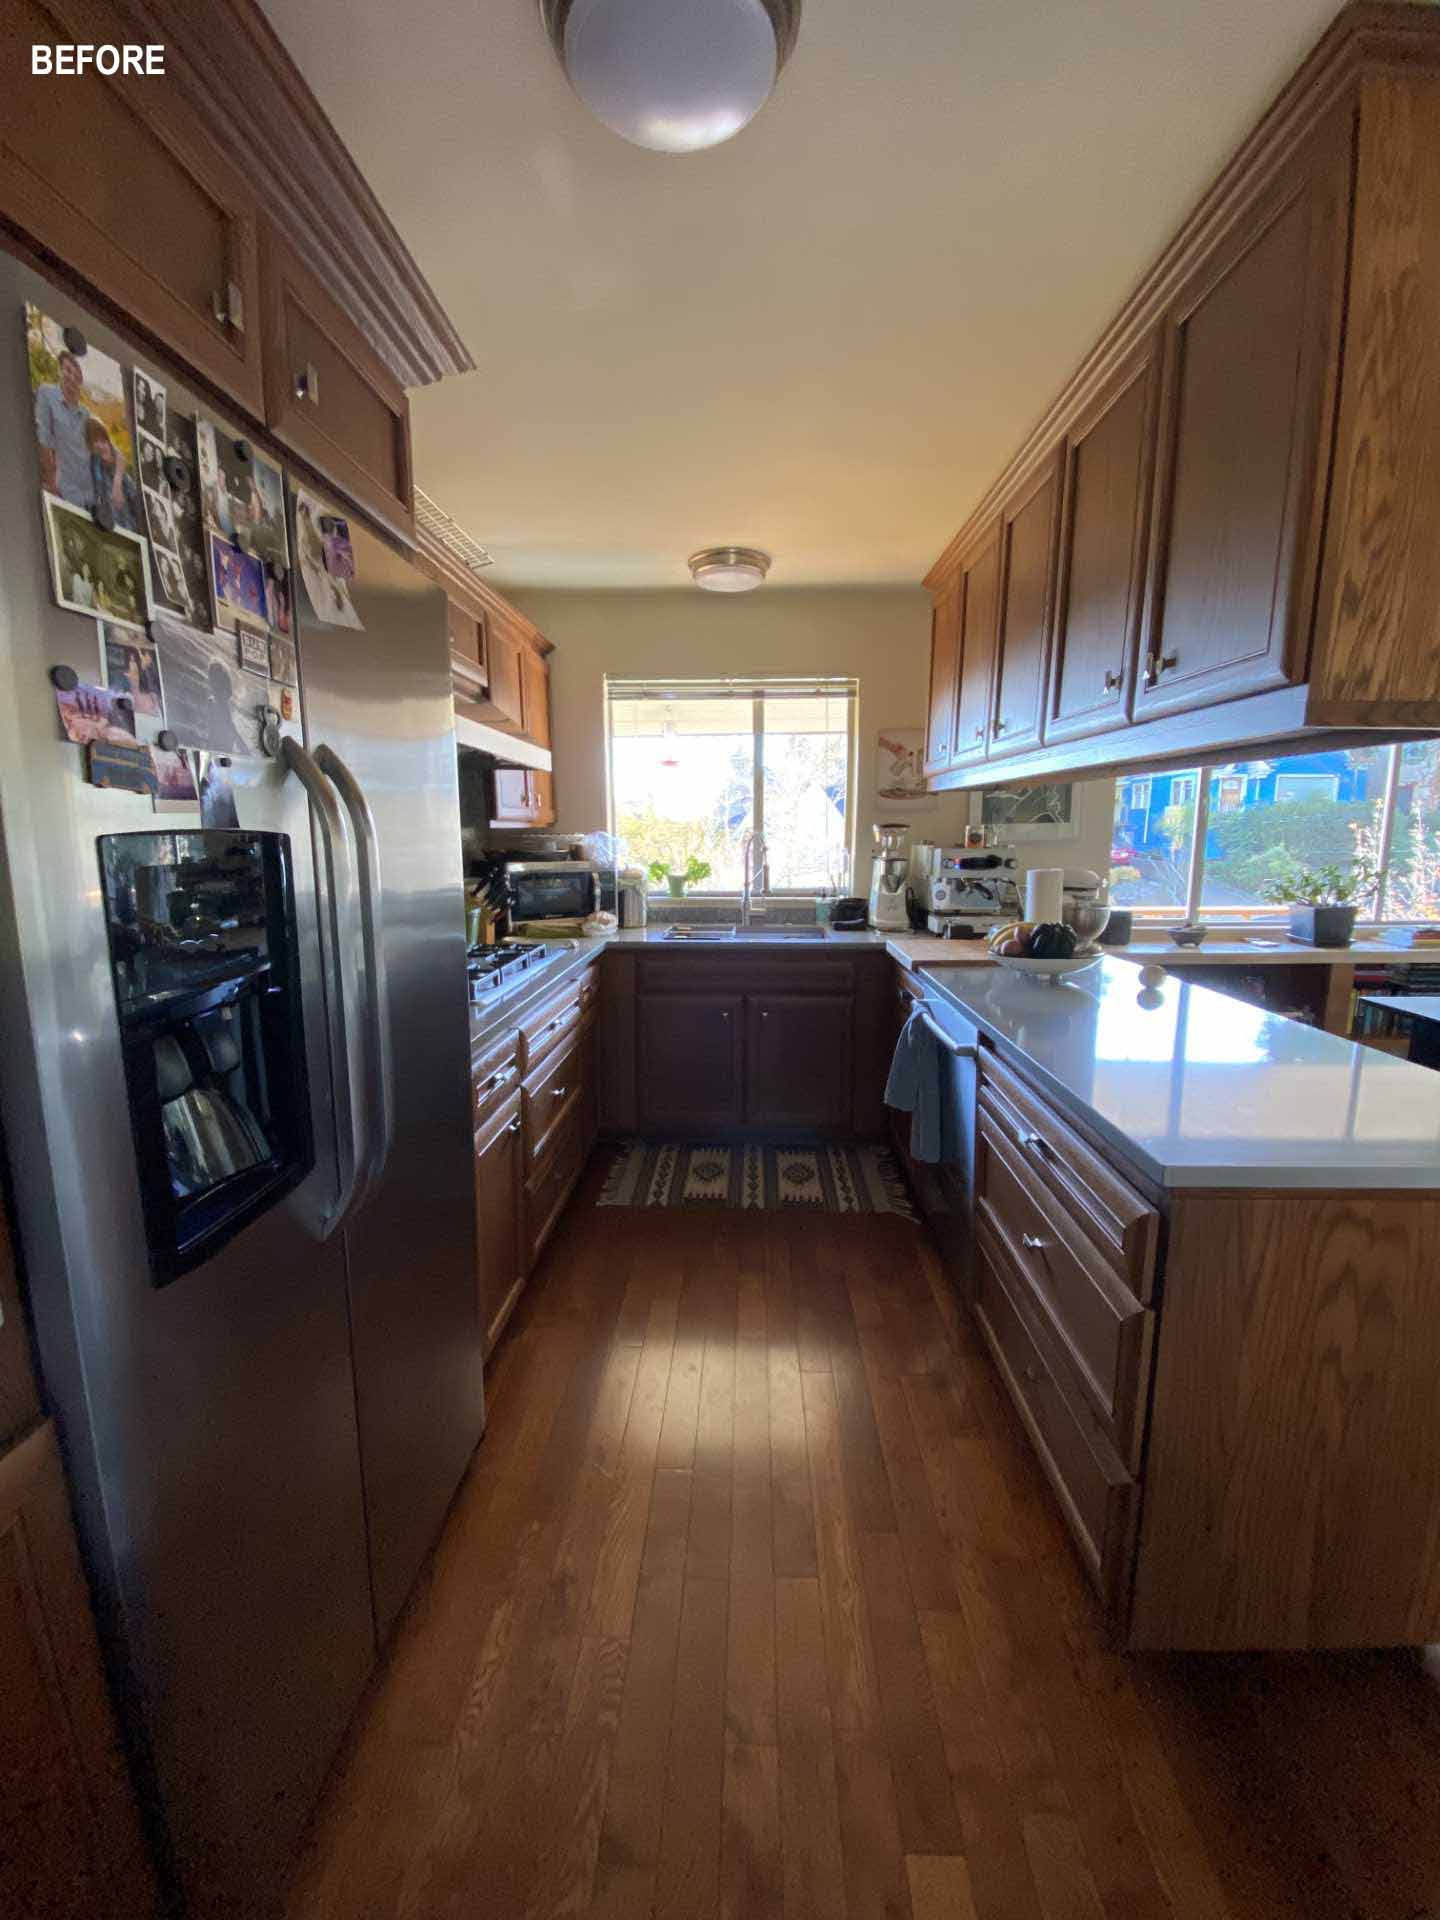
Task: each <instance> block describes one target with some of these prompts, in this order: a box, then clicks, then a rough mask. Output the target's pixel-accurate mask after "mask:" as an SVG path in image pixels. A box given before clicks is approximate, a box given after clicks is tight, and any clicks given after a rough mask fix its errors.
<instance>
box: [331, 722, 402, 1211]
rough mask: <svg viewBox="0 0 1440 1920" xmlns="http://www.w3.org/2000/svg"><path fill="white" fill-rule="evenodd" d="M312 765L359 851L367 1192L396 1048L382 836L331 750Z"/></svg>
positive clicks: (390, 1124)
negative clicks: (367, 1074) (335, 797)
mask: <svg viewBox="0 0 1440 1920" xmlns="http://www.w3.org/2000/svg"><path fill="white" fill-rule="evenodd" d="M315 764H316V766H318V767H319V768H320V770H321V772H322V773H324V774H327V775H328V776H329V778H330V779H331V780H333V781H334V783H335V786H336V789H337V790H338V792H339V795H340V798H341V800H342V801H343V802H344V804H345V811H346V812H347V813H348V814H349V815H350V824H351V826H352V827H353V828H354V831H355V844H356V846H357V847H358V848H359V850H360V940H361V945H362V947H363V949H364V954H365V974H366V981H367V990H368V994H369V1015H370V1058H371V1063H372V1066H373V1070H374V1072H373V1082H372V1085H373V1093H372V1098H371V1109H370V1113H369V1115H368V1126H367V1132H368V1133H369V1137H370V1156H369V1168H368V1173H367V1177H366V1188H367V1191H373V1189H374V1188H375V1187H376V1186H378V1185H379V1183H380V1178H381V1175H382V1174H383V1173H384V1171H385V1165H386V1162H387V1161H388V1160H389V1158H390V1148H391V1146H392V1144H393V1143H394V1139H395V1050H394V1045H393V1042H392V1040H391V1034H390V989H389V983H388V981H387V979H386V976H385V927H384V919H383V913H382V909H381V904H380V902H381V896H382V893H383V882H382V880H381V877H380V837H379V835H378V834H377V833H376V831H375V816H374V814H373V813H372V812H371V811H370V802H369V801H368V800H367V799H366V798H365V790H364V788H363V787H362V786H361V785H360V782H359V781H358V780H357V779H356V778H355V775H354V774H353V773H352V772H351V771H350V769H349V767H347V766H346V764H345V762H344V761H343V760H342V759H341V758H340V755H339V754H338V753H336V751H335V749H334V748H333V747H331V746H319V747H317V748H316V749H315Z"/></svg>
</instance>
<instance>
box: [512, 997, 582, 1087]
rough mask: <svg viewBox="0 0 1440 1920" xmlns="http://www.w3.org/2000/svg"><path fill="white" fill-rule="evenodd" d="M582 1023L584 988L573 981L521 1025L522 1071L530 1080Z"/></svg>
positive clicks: (529, 1015)
mask: <svg viewBox="0 0 1440 1920" xmlns="http://www.w3.org/2000/svg"><path fill="white" fill-rule="evenodd" d="M580 1019H581V1006H580V984H579V982H578V981H572V982H571V983H570V984H569V985H568V986H566V987H565V988H564V989H563V990H562V991H561V992H560V993H558V994H556V995H555V997H554V998H553V999H551V1000H547V1001H545V1002H544V1004H543V1005H542V1006H539V1007H537V1008H536V1009H535V1011H534V1013H530V1014H527V1015H526V1016H525V1019H524V1020H523V1021H522V1022H521V1024H520V1071H521V1072H522V1073H523V1074H525V1075H526V1077H527V1078H528V1077H529V1075H530V1074H531V1073H532V1072H533V1070H534V1068H535V1066H536V1065H537V1063H538V1062H539V1061H540V1060H542V1059H543V1058H544V1057H545V1055H546V1054H547V1053H549V1052H551V1051H552V1050H553V1049H554V1048H555V1047H557V1046H559V1044H560V1042H561V1041H562V1040H563V1039H564V1038H565V1036H566V1035H567V1034H568V1033H571V1032H572V1031H573V1030H574V1029H575V1028H576V1027H577V1026H579V1024H580Z"/></svg>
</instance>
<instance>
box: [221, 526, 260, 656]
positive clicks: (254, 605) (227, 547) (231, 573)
mask: <svg viewBox="0 0 1440 1920" xmlns="http://www.w3.org/2000/svg"><path fill="white" fill-rule="evenodd" d="M208 538H209V542H210V585H211V587H212V589H213V591H214V595H215V624H216V626H217V627H226V628H228V629H229V630H230V631H231V632H232V633H233V632H234V631H235V629H236V628H237V627H238V625H239V624H240V621H241V620H242V619H248V620H250V621H253V622H256V623H258V624H259V625H260V626H264V625H266V624H267V622H266V617H265V569H264V567H263V566H262V564H261V563H260V561H259V560H257V559H256V558H255V556H254V554H253V553H246V552H244V551H243V549H241V548H240V547H237V546H236V545H235V543H234V541H232V540H223V539H222V538H221V537H220V535H219V534H218V533H212V534H210V535H209V536H208Z"/></svg>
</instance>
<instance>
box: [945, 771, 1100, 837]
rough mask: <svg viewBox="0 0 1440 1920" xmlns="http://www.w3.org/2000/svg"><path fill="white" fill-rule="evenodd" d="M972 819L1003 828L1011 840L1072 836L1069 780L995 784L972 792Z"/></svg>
mask: <svg viewBox="0 0 1440 1920" xmlns="http://www.w3.org/2000/svg"><path fill="white" fill-rule="evenodd" d="M970 818H971V821H972V823H975V824H979V825H983V826H986V827H989V828H991V829H994V830H998V831H1003V832H1004V833H1006V834H1008V835H1009V837H1010V838H1011V839H1012V840H1016V841H1024V840H1075V839H1078V838H1079V835H1080V822H1079V820H1078V819H1077V817H1076V812H1075V789H1074V787H1073V786H1072V785H1071V784H1070V782H1069V781H1064V782H1054V783H1052V784H1049V785H1044V786H1038V787H995V788H993V789H992V790H991V791H990V792H988V793H981V794H977V795H976V796H975V799H974V801H973V802H972V804H971V814H970Z"/></svg>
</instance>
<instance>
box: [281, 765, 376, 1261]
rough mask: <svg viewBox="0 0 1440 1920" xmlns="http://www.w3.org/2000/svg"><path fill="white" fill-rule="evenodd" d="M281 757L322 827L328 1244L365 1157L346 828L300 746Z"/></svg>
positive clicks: (324, 1232) (323, 1231) (323, 1229)
mask: <svg viewBox="0 0 1440 1920" xmlns="http://www.w3.org/2000/svg"><path fill="white" fill-rule="evenodd" d="M280 755H281V759H282V760H283V761H284V764H285V766H286V767H287V768H288V769H289V771H290V772H291V773H293V774H294V775H295V777H296V779H297V780H298V781H299V782H300V784H301V786H302V787H304V789H305V792H306V794H307V795H308V796H309V800H310V804H311V806H312V808H313V809H314V812H315V817H316V819H317V820H318V821H319V822H320V842H321V846H322V848H323V849H324V856H325V858H324V868H325V884H324V889H323V891H324V896H325V904H324V911H325V916H326V919H327V921H328V922H329V928H328V931H329V946H330V979H329V981H328V982H327V989H326V994H325V1004H326V1009H327V1018H328V1021H329V1027H330V1059H331V1091H332V1095H333V1098H334V1102H335V1158H336V1166H337V1174H338V1179H337V1184H336V1191H335V1202H334V1205H333V1206H332V1207H330V1209H329V1210H328V1211H327V1213H326V1214H325V1217H324V1219H323V1220H322V1222H321V1226H320V1237H321V1239H322V1240H328V1239H329V1238H330V1236H331V1235H332V1234H333V1233H335V1232H336V1231H338V1229H339V1228H340V1227H341V1226H343V1225H344V1223H345V1219H346V1216H347V1215H348V1214H349V1212H350V1210H351V1208H352V1207H353V1205H354V1203H355V1190H356V1187H357V1186H358V1185H359V1181H360V1173H361V1168H362V1165H363V1158H364V1156H363V1154H362V1151H361V1146H360V1141H359V1139H358V1138H357V1132H356V1112H355V1099H354V1092H353V1087H352V1082H351V1062H350V1039H349V1034H348V1031H347V1025H346V1018H345V943H344V939H343V928H342V924H341V903H342V901H343V900H344V899H345V898H346V896H347V894H348V891H349V873H348V868H347V860H346V852H345V825H344V822H343V821H342V819H341V817H340V809H339V807H338V806H337V805H336V803H335V795H334V793H333V791H332V790H331V787H330V783H329V781H328V780H327V779H326V778H325V776H324V774H323V773H322V772H321V771H320V769H319V767H318V766H317V765H316V764H315V761H314V759H313V758H312V757H311V756H310V754H308V753H307V752H306V750H305V748H304V747H302V746H301V744H300V742H299V741H298V740H293V739H291V738H290V736H289V735H288V734H287V735H286V736H285V738H284V739H283V740H282V741H281V743H280Z"/></svg>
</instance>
